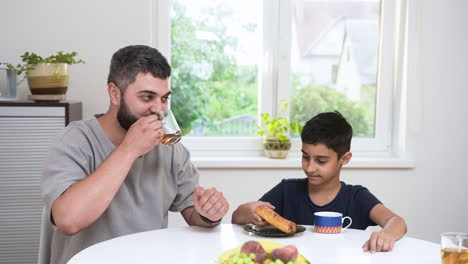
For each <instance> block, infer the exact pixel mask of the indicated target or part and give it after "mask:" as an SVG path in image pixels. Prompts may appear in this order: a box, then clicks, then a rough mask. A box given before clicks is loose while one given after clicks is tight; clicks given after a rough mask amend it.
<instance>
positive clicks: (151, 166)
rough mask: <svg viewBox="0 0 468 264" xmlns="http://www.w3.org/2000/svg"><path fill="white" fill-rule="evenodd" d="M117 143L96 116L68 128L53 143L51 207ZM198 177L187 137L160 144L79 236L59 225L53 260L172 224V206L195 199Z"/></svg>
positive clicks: (47, 177)
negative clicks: (187, 144) (113, 142)
mask: <svg viewBox="0 0 468 264" xmlns="http://www.w3.org/2000/svg"><path fill="white" fill-rule="evenodd" d="M115 148H116V147H115V146H114V145H113V144H112V142H111V141H110V139H109V138H108V137H107V135H106V134H105V132H104V130H103V129H102V127H101V125H100V124H99V122H98V121H97V119H95V118H93V119H90V120H86V121H78V122H74V123H72V124H70V125H69V126H68V127H67V128H65V129H64V131H63V132H62V133H61V134H59V135H58V137H57V138H56V139H55V141H54V142H53V144H52V145H51V147H50V149H49V154H48V158H47V160H46V166H45V170H44V173H43V176H42V183H41V188H42V196H43V199H44V202H45V207H46V210H47V212H49V214H50V212H51V208H52V204H53V203H54V201H55V200H56V199H57V198H58V197H59V196H60V195H61V194H62V193H63V192H65V191H66V190H67V189H68V188H69V187H70V186H71V185H73V184H74V183H76V182H79V181H80V180H82V179H84V178H86V177H87V176H88V175H90V174H91V173H93V172H94V171H95V170H96V169H97V168H98V167H99V165H100V164H101V163H102V162H103V161H104V160H105V159H106V158H107V157H108V156H109V155H110V154H111V152H112V151H113V150H114V149H115ZM198 178H199V174H198V170H197V169H196V168H195V166H194V165H193V164H192V163H191V161H190V155H189V152H188V150H187V149H186V148H185V147H184V146H183V145H182V144H181V143H178V144H176V145H174V146H166V145H163V144H159V145H158V146H157V147H155V148H154V149H153V150H152V151H150V152H148V153H147V154H145V155H144V156H142V157H140V158H138V159H137V160H136V161H135V162H134V163H133V166H132V168H131V169H130V172H129V174H128V176H127V178H126V179H125V181H124V182H123V184H122V186H121V187H120V189H119V191H118V192H117V194H116V195H115V197H114V199H113V200H112V202H111V204H110V205H109V207H108V208H107V209H106V211H105V212H104V213H103V214H102V215H101V217H99V219H98V220H96V222H94V223H93V224H92V225H90V226H89V227H87V228H86V229H83V230H81V231H80V232H79V233H77V234H75V235H73V236H68V235H65V234H63V233H62V232H60V231H59V230H58V229H56V228H55V231H54V233H53V234H52V242H51V259H50V260H51V261H50V263H51V264H62V263H66V262H67V261H68V260H69V259H70V258H71V257H72V256H73V255H75V254H76V253H78V252H79V251H81V250H83V249H85V248H87V247H89V246H91V245H93V244H96V243H98V242H101V241H104V240H107V239H111V238H114V237H117V236H123V235H127V234H131V233H136V232H142V231H147V230H154V229H161V228H166V227H167V218H168V211H173V212H179V211H181V210H183V209H185V208H187V207H189V206H192V205H193V200H192V193H193V191H194V189H195V187H196V186H197V184H198Z"/></svg>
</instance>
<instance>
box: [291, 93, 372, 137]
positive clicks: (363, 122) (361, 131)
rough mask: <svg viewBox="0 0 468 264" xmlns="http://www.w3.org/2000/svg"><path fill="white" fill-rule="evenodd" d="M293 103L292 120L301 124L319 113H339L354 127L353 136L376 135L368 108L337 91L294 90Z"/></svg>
mask: <svg viewBox="0 0 468 264" xmlns="http://www.w3.org/2000/svg"><path fill="white" fill-rule="evenodd" d="M291 102H292V103H291V120H296V121H299V122H300V123H301V124H304V123H305V122H307V120H309V119H310V118H312V117H313V116H315V115H316V114H318V113H321V112H330V111H339V112H340V113H341V114H342V115H343V116H344V117H346V119H347V120H348V122H349V123H350V124H351V126H352V127H353V132H354V133H353V134H354V135H353V136H358V137H369V136H373V135H374V130H373V129H374V126H373V123H372V122H371V121H370V120H369V118H368V115H367V111H366V108H365V107H364V106H363V105H361V104H359V103H358V102H353V101H351V100H349V99H348V98H347V97H346V96H345V95H344V94H342V93H340V92H338V91H336V90H335V89H331V88H329V87H327V86H317V85H313V84H311V85H307V86H305V87H302V88H300V89H295V90H293V96H292V100H291Z"/></svg>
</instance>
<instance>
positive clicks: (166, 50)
mask: <svg viewBox="0 0 468 264" xmlns="http://www.w3.org/2000/svg"><path fill="white" fill-rule="evenodd" d="M263 1H265V2H266V4H264V5H263V6H264V13H265V14H270V15H264V25H263V26H264V28H263V31H264V32H266V33H265V34H264V35H263V42H264V44H263V54H262V58H263V59H262V60H261V62H260V64H259V75H258V76H259V95H258V105H259V109H258V110H259V113H270V114H276V110H277V105H278V102H279V100H281V99H285V100H287V101H289V97H290V80H289V76H290V58H289V57H290V55H289V53H290V46H289V45H290V43H289V42H290V41H289V40H290V38H291V27H290V25H289V23H290V21H291V10H292V8H293V3H294V0H263ZM381 3H382V4H381V12H382V13H381V24H380V32H381V34H380V42H379V46H380V47H379V62H378V69H379V73H378V80H377V87H378V88H377V89H378V91H377V98H376V100H377V102H376V108H377V109H376V117H375V120H376V122H375V123H376V127H375V137H374V138H353V140H352V146H351V148H352V149H351V151H352V152H353V159H352V162H351V163H350V164H349V165H348V167H355V168H360V167H363V168H369V167H375V168H380V167H386V168H387V167H390V168H392V167H396V168H410V167H414V165H413V162H412V161H411V160H409V159H408V155H405V154H404V153H402V152H401V150H402V149H404V148H401V142H402V141H404V138H403V137H402V136H401V133H402V126H401V125H399V124H400V122H402V121H403V120H402V119H401V118H399V117H398V113H400V110H401V108H402V107H403V103H402V102H401V100H402V98H401V97H402V96H401V95H402V94H403V92H402V87H403V76H404V71H403V69H404V58H405V52H404V50H405V43H406V41H405V36H406V31H407V30H406V29H407V28H406V26H407V19H406V15H407V11H408V8H409V6H408V4H409V3H408V2H407V0H396V1H395V0H382V2H381ZM152 12H153V14H152V18H153V21H152V23H153V25H154V30H153V32H155V34H154V35H152V36H151V40H152V43H153V46H155V47H156V48H158V49H159V50H160V51H161V52H162V53H163V54H164V55H165V56H166V57H167V58H170V54H171V53H170V0H153V8H152ZM273 14H278V15H277V16H274V15H273ZM272 18H276V19H272ZM182 143H183V144H184V145H185V146H187V148H188V149H189V150H190V152H191V156H192V161H193V162H194V163H195V165H197V166H198V167H202V168H232V167H250V168H265V167H284V168H297V167H300V156H301V153H300V148H301V142H300V139H299V138H295V139H293V140H292V148H291V151H290V153H289V158H288V159H285V160H273V159H269V158H267V157H265V156H264V155H263V147H262V139H261V137H190V136H186V137H183V139H182Z"/></svg>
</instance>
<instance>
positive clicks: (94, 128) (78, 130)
mask: <svg viewBox="0 0 468 264" xmlns="http://www.w3.org/2000/svg"><path fill="white" fill-rule="evenodd" d="M170 73H171V68H170V66H169V64H168V63H167V61H166V59H165V58H164V57H163V56H162V55H161V53H159V52H158V51H157V50H156V49H154V48H151V47H147V46H141V45H139V46H128V47H125V48H122V49H120V50H118V51H117V52H116V53H115V54H114V55H113V57H112V61H111V66H110V72H109V76H108V85H107V90H108V93H109V97H110V107H109V109H108V111H107V112H106V113H105V114H103V115H100V116H97V117H96V118H93V119H90V120H86V121H79V122H75V123H72V124H70V125H69V126H68V127H67V128H66V129H65V130H64V131H63V132H62V133H61V134H60V135H59V136H58V137H57V138H56V139H55V141H54V142H53V144H52V146H51V148H50V150H49V154H48V159H47V161H46V167H45V170H44V174H43V177H42V194H43V199H44V202H45V208H46V210H47V212H48V213H49V214H50V220H51V222H52V223H53V224H54V225H55V226H56V228H55V231H54V233H53V234H52V241H51V252H50V255H51V256H50V263H51V264H56V263H59V264H61V263H66V262H67V261H68V260H69V259H70V258H71V257H72V256H73V255H74V254H76V253H78V252H79V251H80V250H82V249H84V248H86V247H88V246H91V245H93V244H95V243H98V242H100V241H103V240H107V239H110V238H114V237H117V236H122V235H126V234H131V233H135V232H142V231H147V230H153V229H160V228H166V227H167V216H168V211H174V212H178V211H180V212H181V214H182V216H183V217H184V219H185V221H186V222H187V223H188V224H189V225H197V226H205V227H213V226H216V225H218V224H219V222H220V220H221V218H222V217H223V216H224V215H225V214H226V212H227V211H228V209H229V204H228V202H227V201H226V199H225V198H224V196H223V194H222V193H221V192H219V191H217V190H216V189H214V188H211V189H206V190H205V189H203V188H201V187H197V184H198V176H199V175H198V171H197V169H196V168H195V167H194V166H193V164H192V163H191V162H190V155H189V152H188V151H187V149H186V148H185V147H184V146H183V145H182V144H181V143H178V144H175V145H174V146H166V145H163V144H160V143H161V140H160V136H161V135H162V134H163V128H162V122H161V120H159V118H158V114H160V113H164V111H165V110H167V108H168V103H169V95H170V93H171V92H170V89H169V80H168V79H169V76H170ZM159 116H161V115H159Z"/></svg>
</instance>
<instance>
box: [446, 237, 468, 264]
mask: <svg viewBox="0 0 468 264" xmlns="http://www.w3.org/2000/svg"><path fill="white" fill-rule="evenodd" d="M440 249H441V254H440V255H441V258H442V264H468V234H467V233H461V232H446V233H443V234H441V235H440Z"/></svg>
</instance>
